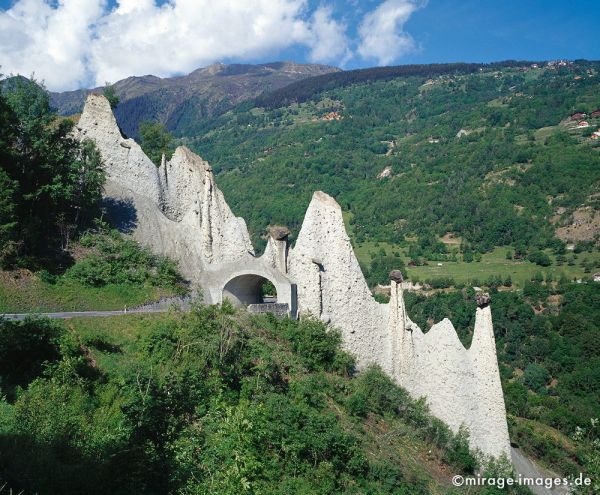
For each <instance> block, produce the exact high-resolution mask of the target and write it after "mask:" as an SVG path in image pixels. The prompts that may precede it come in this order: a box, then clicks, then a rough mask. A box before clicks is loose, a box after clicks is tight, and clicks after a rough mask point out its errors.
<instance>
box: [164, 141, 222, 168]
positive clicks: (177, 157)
mask: <svg viewBox="0 0 600 495" xmlns="http://www.w3.org/2000/svg"><path fill="white" fill-rule="evenodd" d="M170 161H171V162H184V163H187V164H189V165H192V166H195V167H196V168H198V169H199V170H202V171H203V172H209V173H211V174H212V167H211V166H210V165H209V163H208V162H207V161H205V160H203V159H202V157H200V156H198V155H197V154H196V153H194V152H193V151H192V150H191V149H189V148H188V147H187V146H178V147H177V149H175V152H174V153H173V156H172V157H171V160H170Z"/></svg>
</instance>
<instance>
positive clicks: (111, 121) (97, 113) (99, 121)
mask: <svg viewBox="0 0 600 495" xmlns="http://www.w3.org/2000/svg"><path fill="white" fill-rule="evenodd" d="M92 125H93V126H97V127H99V128H102V129H103V130H104V132H110V133H111V134H114V133H118V134H119V136H120V137H121V138H123V139H126V138H125V136H123V133H122V132H121V129H120V128H119V125H118V124H117V119H115V116H114V114H113V111H112V108H111V107H110V103H109V102H108V100H107V99H106V97H105V96H103V95H99V94H95V93H91V94H89V95H88V97H87V98H86V100H85V105H84V107H83V112H82V113H81V117H80V118H79V122H78V123H77V128H78V129H84V128H89V127H90V126H92Z"/></svg>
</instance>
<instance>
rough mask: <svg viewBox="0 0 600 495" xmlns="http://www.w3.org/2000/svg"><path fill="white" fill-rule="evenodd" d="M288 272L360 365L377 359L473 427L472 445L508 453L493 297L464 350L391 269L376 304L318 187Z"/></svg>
mask: <svg viewBox="0 0 600 495" xmlns="http://www.w3.org/2000/svg"><path fill="white" fill-rule="evenodd" d="M289 274H290V277H291V278H292V279H293V280H294V281H295V282H296V283H297V284H298V308H299V311H300V314H301V315H302V314H310V315H313V316H315V317H318V318H320V319H322V320H324V321H326V322H328V323H330V324H331V325H332V326H334V327H337V328H339V329H340V330H341V331H342V336H343V340H344V347H345V348H346V349H347V350H348V351H350V352H352V353H353V354H354V355H355V356H356V357H357V359H358V364H359V366H360V367H364V366H366V365H368V364H371V363H373V364H378V365H379V366H381V367H382V369H383V370H384V371H386V372H387V373H388V374H389V375H390V376H392V377H393V378H394V379H395V380H396V382H397V383H398V384H400V385H401V386H403V387H405V388H406V389H407V390H408V391H409V392H410V393H411V395H412V396H413V397H417V398H419V397H424V398H425V399H426V401H427V403H428V405H429V407H430V409H431V412H432V413H433V414H434V415H435V416H437V417H438V418H440V419H441V420H443V421H444V422H445V423H446V424H448V425H449V426H450V428H451V429H452V430H453V431H455V432H457V431H458V430H459V429H460V428H461V426H464V427H466V428H468V430H469V432H470V442H471V446H472V447H474V448H477V449H479V450H480V451H481V452H482V453H483V454H485V455H491V456H494V457H498V456H500V455H502V454H506V455H509V453H510V452H509V448H510V444H509V438H508V427H507V423H506V411H505V405H504V398H503V395H502V388H501V386H500V374H499V370H498V363H497V359H496V348H495V342H494V334H493V329H492V322H491V311H490V307H489V297H487V298H486V297H484V296H483V295H482V297H481V298H480V302H481V305H480V306H481V307H479V308H478V309H477V316H476V324H475V335H474V338H473V343H472V345H471V348H470V349H465V347H464V346H463V344H462V343H461V342H460V340H459V338H458V335H457V333H456V330H455V329H454V327H453V325H452V323H451V322H450V320H448V319H444V320H442V321H441V322H439V323H437V324H436V325H434V326H433V327H432V328H431V329H430V330H429V331H428V332H427V333H425V332H423V331H422V330H421V329H420V328H419V327H418V325H416V324H415V323H414V322H412V321H411V320H410V318H409V317H408V314H407V311H406V308H405V306H404V297H403V289H402V282H403V277H402V273H401V272H400V271H399V270H393V271H392V272H391V273H390V279H391V282H390V284H391V288H390V290H391V294H390V295H391V298H390V302H389V304H379V303H377V302H376V301H375V300H374V299H373V297H372V295H371V292H370V290H369V288H368V286H367V283H366V281H365V279H364V276H363V274H362V271H361V269H360V266H359V264H358V261H357V259H356V257H355V255H354V251H353V249H352V246H351V244H350V239H349V238H348V235H347V234H346V230H345V227H344V222H343V219H342V211H341V208H340V206H339V205H338V204H337V203H336V201H335V200H334V199H333V198H331V197H330V196H328V195H326V194H324V193H322V192H316V193H315V194H314V195H313V198H312V201H311V203H310V205H309V207H308V210H307V212H306V216H305V219H304V222H303V224H302V229H301V230H300V233H299V235H298V240H297V242H296V245H295V247H294V249H293V250H292V252H291V254H290V260H289Z"/></svg>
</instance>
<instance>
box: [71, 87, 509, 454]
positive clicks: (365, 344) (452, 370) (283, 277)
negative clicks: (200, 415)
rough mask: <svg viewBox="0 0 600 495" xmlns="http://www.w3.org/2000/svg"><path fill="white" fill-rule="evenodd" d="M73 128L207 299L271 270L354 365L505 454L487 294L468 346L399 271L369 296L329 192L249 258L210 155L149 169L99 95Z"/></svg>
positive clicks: (149, 232)
mask: <svg viewBox="0 0 600 495" xmlns="http://www.w3.org/2000/svg"><path fill="white" fill-rule="evenodd" d="M77 134H78V136H79V137H80V138H81V139H83V138H86V137H87V138H91V139H93V140H95V142H96V144H97V146H98V148H99V150H100V152H101V154H102V157H103V159H104V161H105V165H106V169H107V172H108V181H107V184H106V191H105V195H106V200H107V204H108V205H109V206H110V205H112V207H113V209H115V210H118V209H119V208H121V209H122V210H125V211H126V212H129V213H130V218H129V223H130V229H131V232H132V233H133V235H134V236H135V238H136V239H138V240H139V241H140V242H141V243H143V244H145V245H147V246H149V247H150V248H151V249H153V250H154V251H155V252H157V253H160V254H164V255H167V256H170V257H171V258H173V259H174V260H176V261H178V262H179V265H180V268H181V270H182V272H183V274H184V275H186V276H187V277H188V278H189V279H190V280H192V281H195V282H197V283H198V284H200V285H202V287H203V289H204V290H205V297H206V301H207V302H209V303H218V302H221V301H222V298H223V293H224V292H225V289H226V287H229V288H230V289H231V284H232V283H233V284H234V285H235V287H234V288H233V289H231V290H234V292H235V291H236V290H237V294H238V296H244V295H250V296H251V295H252V294H250V293H249V292H251V291H252V290H254V289H255V286H256V287H258V286H259V282H260V279H261V278H267V279H269V280H271V281H272V282H273V283H274V284H275V286H276V287H277V292H278V299H279V298H281V299H282V300H284V301H287V302H288V304H289V308H290V311H291V314H292V316H294V315H295V314H296V299H297V306H298V313H299V315H300V316H301V317H303V316H309V315H312V316H314V317H317V318H319V319H321V320H322V321H324V322H326V323H328V324H331V325H332V326H334V327H336V328H339V329H340V330H341V332H342V336H343V342H344V346H345V348H346V349H347V350H348V351H350V352H352V353H353V354H354V355H355V356H356V357H357V359H358V363H359V365H360V366H361V367H364V366H366V365H368V364H371V363H374V364H378V365H379V366H381V367H382V368H383V369H384V370H385V371H386V372H387V373H388V374H389V375H390V376H392V377H393V378H394V379H395V380H396V381H397V382H398V383H399V384H400V385H402V386H403V387H405V388H406V389H407V390H408V391H409V392H410V393H411V394H412V395H413V396H414V397H417V398H418V397H425V399H426V400H427V403H428V404H429V406H430V408H431V412H432V413H433V414H434V415H435V416H437V417H438V418H440V419H441V420H443V421H444V422H446V423H447V424H448V425H449V426H450V427H451V428H452V430H454V431H458V430H459V428H460V427H461V426H463V425H464V426H465V427H467V428H468V429H469V432H470V441H471V445H472V446H473V447H475V448H478V449H480V450H481V452H483V453H484V454H486V455H491V456H496V457H497V456H500V455H502V454H507V455H508V454H509V452H510V451H509V448H510V447H509V439H508V428H507V424H506V412H505V406H504V398H503V396H502V388H501V385H500V375H499V371H498V364H497V359H496V347H495V342H494V334H493V327H492V319H491V312H490V307H489V301H488V300H487V299H486V298H481V299H480V301H478V302H479V303H480V306H481V307H480V308H479V309H478V310H477V315H476V323H475V333H474V337H473V342H472V344H471V347H470V348H469V349H465V348H464V346H463V345H462V343H461V342H460V340H459V339H458V336H457V334H456V331H455V329H454V327H453V326H452V323H451V322H450V321H449V320H447V319H444V320H443V321H441V322H439V323H438V324H436V325H434V326H433V327H432V328H431V329H430V330H429V332H427V333H424V332H423V331H422V330H421V329H420V328H419V327H418V326H417V325H416V324H414V323H413V322H412V321H411V320H410V318H409V317H408V314H407V311H406V308H405V305H404V298H403V292H402V286H401V285H402V284H401V277H400V274H393V277H392V278H393V280H392V281H391V299H390V303H389V304H379V303H377V302H376V301H375V300H374V299H373V297H372V295H371V292H370V290H369V288H368V286H367V283H366V281H365V279H364V276H363V274H362V271H361V269H360V266H359V264H358V260H357V259H356V256H355V255H354V251H353V249H352V245H351V243H350V239H349V237H348V235H347V233H346V230H345V227H344V222H343V218H342V210H341V208H340V206H339V205H338V204H337V202H336V201H335V200H334V199H333V198H332V197H330V196H328V195H327V194H325V193H322V192H316V193H314V195H313V198H312V200H311V202H310V205H309V207H308V210H307V212H306V216H305V218H304V222H303V224H302V229H301V230H300V233H299V235H298V239H297V241H296V244H295V246H294V248H293V249H291V250H289V249H288V248H289V246H288V244H287V231H285V230H283V229H276V230H277V231H276V232H272V233H271V238H270V239H269V241H268V246H267V250H266V251H265V254H264V255H263V256H262V257H260V258H257V257H254V254H253V248H252V245H251V242H250V239H249V235H248V231H247V228H246V224H245V222H244V220H242V219H241V218H237V217H235V216H234V215H233V213H232V212H231V210H230V209H229V206H228V205H227V203H226V202H225V199H224V198H223V194H222V193H221V191H219V189H218V188H217V186H216V184H215V181H214V177H213V174H212V170H211V168H210V166H209V165H208V163H206V162H205V161H203V160H202V159H201V158H200V157H198V156H197V155H195V154H194V153H192V152H191V151H190V150H188V149H187V148H185V147H180V148H178V149H177V150H176V152H175V154H174V155H173V157H172V158H171V160H169V161H165V160H163V163H162V164H161V166H160V167H158V168H157V167H156V166H155V165H154V164H153V163H152V162H151V161H150V160H149V159H148V158H147V157H146V156H145V155H144V153H143V151H142V150H141V148H140V147H139V146H138V145H137V144H136V143H135V141H133V140H132V139H125V138H124V137H123V136H122V135H121V133H120V131H119V128H118V126H117V123H116V121H115V118H114V116H113V114H112V112H111V109H110V105H109V104H108V101H107V100H106V99H105V98H104V97H102V96H97V95H90V96H89V97H88V99H87V102H86V105H85V109H84V112H83V115H82V116H81V119H80V121H79V124H78V126H77ZM296 290H297V298H295V293H296ZM246 293H248V294H246Z"/></svg>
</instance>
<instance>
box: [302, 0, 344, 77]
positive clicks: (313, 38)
mask: <svg viewBox="0 0 600 495" xmlns="http://www.w3.org/2000/svg"><path fill="white" fill-rule="evenodd" d="M332 13H333V12H332V9H331V7H324V6H321V7H319V8H318V9H317V10H316V11H315V13H314V14H313V16H312V22H311V25H310V28H309V36H307V44H308V46H310V48H311V51H310V56H309V58H310V60H312V61H313V62H335V61H337V63H338V64H339V65H342V66H344V65H345V64H346V62H348V60H349V59H350V58H351V57H352V52H351V51H350V48H349V45H350V40H349V39H348V37H347V36H346V29H347V26H346V25H345V24H344V23H341V22H339V21H336V20H335V19H333V17H332Z"/></svg>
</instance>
